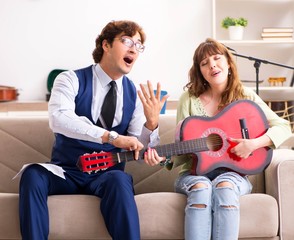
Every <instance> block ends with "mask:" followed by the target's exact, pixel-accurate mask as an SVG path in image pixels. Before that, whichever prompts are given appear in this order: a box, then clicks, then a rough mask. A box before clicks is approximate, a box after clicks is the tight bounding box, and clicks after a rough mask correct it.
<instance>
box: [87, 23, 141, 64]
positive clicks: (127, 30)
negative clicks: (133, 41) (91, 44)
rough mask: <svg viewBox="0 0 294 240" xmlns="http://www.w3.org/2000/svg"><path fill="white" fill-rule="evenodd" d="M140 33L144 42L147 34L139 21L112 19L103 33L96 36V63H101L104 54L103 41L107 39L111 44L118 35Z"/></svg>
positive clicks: (94, 55)
mask: <svg viewBox="0 0 294 240" xmlns="http://www.w3.org/2000/svg"><path fill="white" fill-rule="evenodd" d="M137 32H138V33H139V34H140V37H141V42H142V44H144V42H145V40H146V35H145V33H144V31H143V29H142V27H140V26H139V25H138V24H137V23H135V22H132V21H111V22H109V23H108V24H107V25H106V26H105V27H104V28H103V30H102V32H101V34H100V35H99V36H98V37H97V38H96V48H95V49H94V51H93V53H92V56H93V58H94V61H95V63H99V62H100V61H101V58H102V56H103V52H104V51H103V48H102V42H103V40H106V41H107V42H108V43H109V44H110V45H112V43H113V40H114V38H115V37H117V35H119V34H122V33H123V35H125V36H129V37H132V36H134V35H135V34H136V33H137Z"/></svg>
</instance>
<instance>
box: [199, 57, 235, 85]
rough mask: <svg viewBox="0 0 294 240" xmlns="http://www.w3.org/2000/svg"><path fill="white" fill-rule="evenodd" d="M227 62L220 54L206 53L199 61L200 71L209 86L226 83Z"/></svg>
mask: <svg viewBox="0 0 294 240" xmlns="http://www.w3.org/2000/svg"><path fill="white" fill-rule="evenodd" d="M229 68H230V66H229V64H228V61H227V59H226V57H225V56H224V55H222V54H215V55H207V56H206V57H205V58H204V59H203V60H202V61H201V62H200V71H201V73H202V75H203V77H204V79H205V80H206V81H207V82H208V83H209V85H210V86H211V87H213V86H220V85H225V86H226V85H227V81H228V73H229Z"/></svg>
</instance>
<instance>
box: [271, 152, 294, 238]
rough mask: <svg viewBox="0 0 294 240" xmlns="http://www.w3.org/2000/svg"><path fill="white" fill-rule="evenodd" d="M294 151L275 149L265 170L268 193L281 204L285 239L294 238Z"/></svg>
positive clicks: (281, 220) (282, 232)
mask: <svg viewBox="0 0 294 240" xmlns="http://www.w3.org/2000/svg"><path fill="white" fill-rule="evenodd" d="M293 183H294V151H293V150H290V149H275V150H274V153H273V159H272V162H271V164H270V165H269V167H268V168H267V169H266V171H265V184H266V193H267V194H269V195H271V196H273V197H274V198H276V200H277V202H278V204H279V218H280V236H281V239H283V240H292V239H294V229H293V222H294V204H293V199H294V191H293Z"/></svg>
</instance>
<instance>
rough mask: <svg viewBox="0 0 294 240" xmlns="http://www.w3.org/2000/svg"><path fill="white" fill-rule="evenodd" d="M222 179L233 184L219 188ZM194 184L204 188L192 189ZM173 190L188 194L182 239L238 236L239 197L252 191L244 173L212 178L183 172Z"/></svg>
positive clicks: (231, 238)
mask: <svg viewBox="0 0 294 240" xmlns="http://www.w3.org/2000/svg"><path fill="white" fill-rule="evenodd" d="M223 182H229V183H230V184H231V185H232V186H233V187H219V186H218V184H219V183H223ZM195 184H202V186H205V187H201V188H197V189H195V188H193V189H192V187H193V186H194V185H195ZM175 190H176V192H178V193H183V194H186V195H187V205H186V208H185V240H210V239H213V240H216V239H218V240H237V239H238V234H239V224H240V203H239V198H240V196H242V195H245V194H249V193H250V192H251V190H252V185H251V183H250V182H249V180H248V178H247V177H246V176H245V177H243V176H240V175H239V174H237V173H235V172H226V173H222V174H221V175H219V176H217V177H216V178H215V179H214V180H212V181H211V180H210V179H209V178H207V177H206V176H194V175H189V174H186V175H182V176H179V177H178V179H177V180H176V182H175ZM198 206H202V207H198Z"/></svg>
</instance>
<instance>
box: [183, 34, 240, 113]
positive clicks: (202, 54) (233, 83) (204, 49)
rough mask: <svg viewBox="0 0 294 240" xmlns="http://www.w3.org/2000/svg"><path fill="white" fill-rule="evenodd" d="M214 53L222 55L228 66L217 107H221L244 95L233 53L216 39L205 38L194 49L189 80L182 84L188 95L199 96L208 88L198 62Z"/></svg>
mask: <svg viewBox="0 0 294 240" xmlns="http://www.w3.org/2000/svg"><path fill="white" fill-rule="evenodd" d="M216 54H221V55H224V56H225V57H226V59H227V61H228V64H229V66H230V68H229V75H228V84H227V87H226V89H225V91H224V92H223V94H222V96H221V102H220V105H219V109H221V108H223V107H224V106H226V105H228V104H229V103H231V102H233V101H235V100H239V99H244V98H245V95H244V91H243V85H242V83H241V81H240V79H239V76H238V72H237V66H236V63H235V61H234V58H233V55H232V54H231V53H230V52H229V51H228V49H227V48H226V47H225V46H224V45H223V44H221V43H219V42H217V41H216V40H214V39H211V38H207V39H206V41H205V42H202V43H201V44H200V45H199V46H198V47H197V49H196V50H195V53H194V57H193V65H192V67H191V69H190V71H189V82H188V83H187V84H186V85H185V86H184V89H185V88H187V89H188V92H189V94H190V96H195V97H199V96H200V95H201V94H202V93H204V92H205V91H207V89H208V88H210V85H209V83H208V82H207V81H206V80H205V79H204V77H203V75H202V73H201V71H200V62H201V61H202V60H203V59H204V58H206V57H207V55H208V56H211V55H216Z"/></svg>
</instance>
